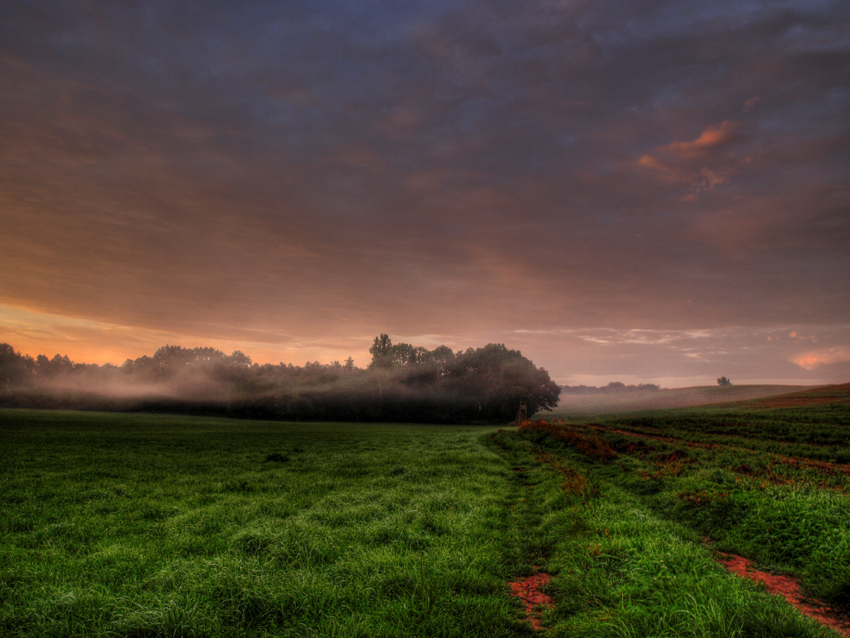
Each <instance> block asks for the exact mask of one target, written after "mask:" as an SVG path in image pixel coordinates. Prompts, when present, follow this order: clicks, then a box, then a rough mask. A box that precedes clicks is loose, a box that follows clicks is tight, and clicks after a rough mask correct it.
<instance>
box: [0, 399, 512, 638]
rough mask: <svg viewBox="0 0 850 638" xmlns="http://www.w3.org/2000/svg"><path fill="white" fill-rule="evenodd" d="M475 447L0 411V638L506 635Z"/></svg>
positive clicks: (490, 499) (452, 431) (507, 558)
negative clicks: (1, 636) (0, 513)
mask: <svg viewBox="0 0 850 638" xmlns="http://www.w3.org/2000/svg"><path fill="white" fill-rule="evenodd" d="M481 434H482V430H481V429H475V428H466V429H464V428H441V427H416V426H389V425H380V426H378V425H375V426H355V425H350V424H346V425H338V424H298V425H281V424H275V423H262V422H239V421H228V420H223V419H222V420H216V419H202V418H185V417H158V416H131V415H114V414H110V415H102V414H74V413H31V412H22V411H0V468H2V469H0V503H2V507H3V514H4V515H3V516H2V517H0V633H2V634H3V635H4V636H74V635H85V636H236V635H238V636H242V635H244V636H248V635H251V636H264V635H267V636H272V635H273V636H369V637H375V636H465V637H466V636H485V635H486V636H514V635H518V633H521V632H522V631H524V630H523V629H522V627H523V625H522V624H521V623H520V614H519V605H518V604H517V603H515V601H513V600H511V599H510V598H509V596H508V594H507V591H506V587H505V582H506V581H507V580H508V578H509V576H511V575H512V571H511V570H512V569H513V568H514V566H515V564H516V559H515V557H514V556H512V555H511V551H512V548H511V547H510V545H509V544H508V543H507V542H506V541H505V540H504V538H503V536H504V535H503V534H501V533H500V532H501V531H502V530H503V529H504V527H505V507H504V503H505V501H506V499H508V498H509V492H510V489H511V485H510V483H509V482H508V481H507V480H506V479H507V477H508V476H509V471H508V469H507V467H506V465H505V463H504V462H503V461H502V460H501V459H499V458H498V457H497V456H495V455H494V454H492V453H491V452H490V451H488V450H487V449H485V448H484V447H483V446H482V445H481V444H480V441H479V439H480V437H481Z"/></svg>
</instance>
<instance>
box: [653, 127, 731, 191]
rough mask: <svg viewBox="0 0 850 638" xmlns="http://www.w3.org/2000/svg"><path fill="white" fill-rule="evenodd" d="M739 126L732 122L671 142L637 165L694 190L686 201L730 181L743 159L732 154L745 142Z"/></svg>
mask: <svg viewBox="0 0 850 638" xmlns="http://www.w3.org/2000/svg"><path fill="white" fill-rule="evenodd" d="M739 128H740V123H739V122H732V121H729V120H726V121H723V122H720V123H719V124H714V125H711V126H708V127H706V128H705V129H704V130H703V131H702V133H701V134H700V135H699V137H697V138H696V139H693V140H686V141H682V142H671V143H669V144H666V145H663V146H659V147H657V148H656V149H655V150H654V151H652V152H651V153H646V154H644V155H641V156H640V157H639V158H638V160H637V164H638V166H640V167H642V168H646V169H649V170H652V171H655V172H656V173H659V174H660V175H661V176H662V177H663V178H665V179H667V180H670V181H673V182H677V183H679V184H681V185H682V186H683V187H686V188H687V189H689V190H690V191H691V193H690V195H688V196H686V201H695V199H696V194H697V193H700V192H702V191H707V190H711V189H713V188H715V187H717V186H719V185H720V184H724V183H726V182H728V181H729V178H730V177H731V176H732V175H733V174H734V173H735V172H736V167H737V165H738V164H740V162H741V161H742V160H740V159H738V158H736V157H735V156H734V155H733V152H732V151H733V147H734V146H736V145H739V144H740V143H741V142H743V140H744V136H743V135H741V134H740V133H739Z"/></svg>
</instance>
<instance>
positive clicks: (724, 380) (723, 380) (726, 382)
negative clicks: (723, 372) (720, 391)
mask: <svg viewBox="0 0 850 638" xmlns="http://www.w3.org/2000/svg"><path fill="white" fill-rule="evenodd" d="M717 385H719V386H726V385H732V382H731V381H730V380H729V379H727V378H726V377H720V378H719V379H718V380H717Z"/></svg>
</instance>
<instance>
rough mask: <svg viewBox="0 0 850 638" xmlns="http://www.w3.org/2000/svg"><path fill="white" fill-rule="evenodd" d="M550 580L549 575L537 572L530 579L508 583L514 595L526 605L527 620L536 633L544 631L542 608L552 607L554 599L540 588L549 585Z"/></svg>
mask: <svg viewBox="0 0 850 638" xmlns="http://www.w3.org/2000/svg"><path fill="white" fill-rule="evenodd" d="M550 578H551V576H550V575H549V574H545V573H543V572H537V573H536V574H533V575H531V576H529V577H528V578H523V579H521V580H517V581H514V582H512V583H508V586H509V587H510V588H511V591H512V592H513V595H514V596H516V597H517V598H519V599H520V600H521V601H522V602H524V603H525V615H526V618H527V619H528V622H529V624H531V627H532V629H534V630H535V631H540V630H541V629H543V625H542V624H541V622H540V612H541V607H543V608H549V607H551V606H552V599H551V598H550V597H549V596H547V595H546V594H544V593H543V592H542V591H540V588H541V587H543V586H544V585H545V584H546V583H548V582H549V580H550Z"/></svg>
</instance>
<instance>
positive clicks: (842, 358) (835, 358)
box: [791, 346, 850, 370]
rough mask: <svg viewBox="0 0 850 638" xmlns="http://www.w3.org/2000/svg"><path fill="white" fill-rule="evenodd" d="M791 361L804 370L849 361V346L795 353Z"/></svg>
mask: <svg viewBox="0 0 850 638" xmlns="http://www.w3.org/2000/svg"><path fill="white" fill-rule="evenodd" d="M791 361H792V362H793V363H795V364H796V365H798V366H800V367H801V368H803V369H804V370H817V369H818V368H822V367H824V366H831V365H835V364H837V363H848V362H850V348H848V347H846V346H837V347H834V348H826V349H824V350H812V351H809V352H804V353H802V354H799V355H796V356H795V357H793V358H792V359H791Z"/></svg>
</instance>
